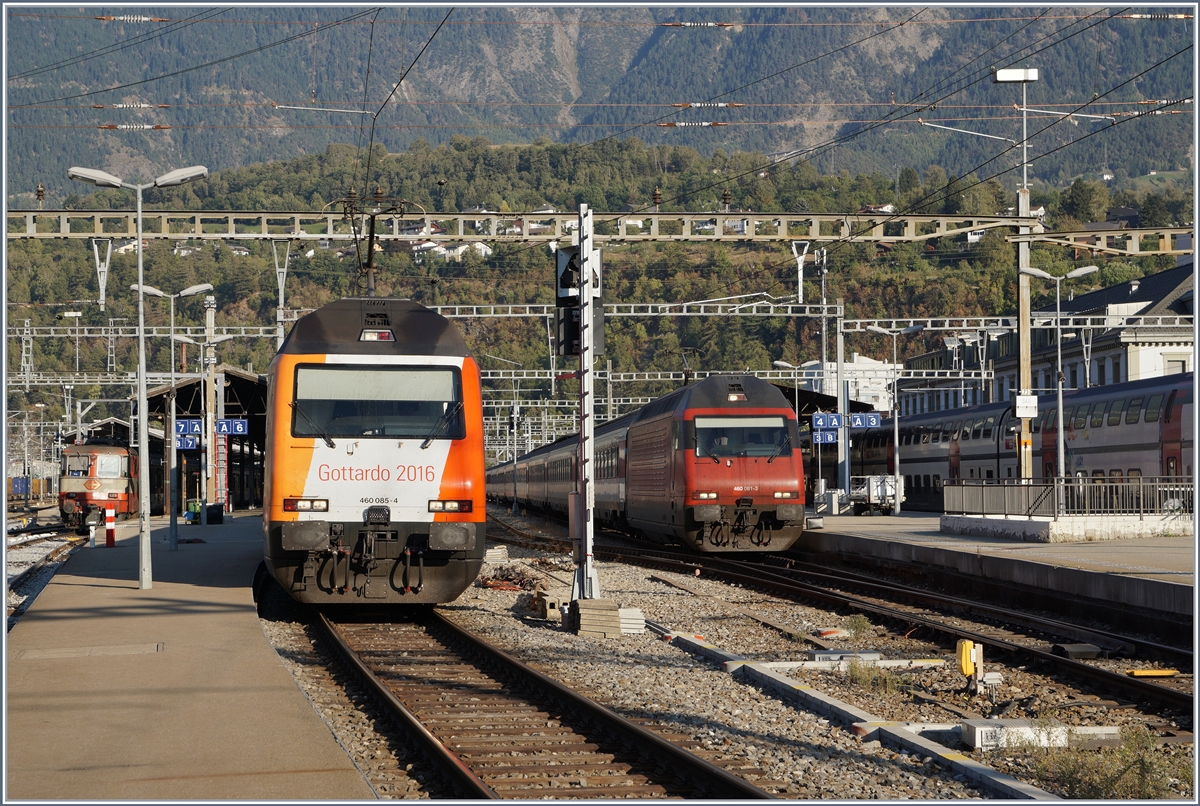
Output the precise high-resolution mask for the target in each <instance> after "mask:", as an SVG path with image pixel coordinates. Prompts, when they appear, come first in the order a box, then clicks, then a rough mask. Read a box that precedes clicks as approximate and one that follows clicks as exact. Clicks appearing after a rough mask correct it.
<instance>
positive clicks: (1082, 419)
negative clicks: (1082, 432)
mask: <svg viewBox="0 0 1200 806" xmlns="http://www.w3.org/2000/svg"><path fill="white" fill-rule="evenodd" d="M1089 409H1091V404H1090V403H1084V404H1082V405H1080V407H1079V408H1077V409H1076V410H1075V427H1076V428H1083V427H1084V426H1085V425H1087V424H1088V410H1089Z"/></svg>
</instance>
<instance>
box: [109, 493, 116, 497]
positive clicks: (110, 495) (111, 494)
mask: <svg viewBox="0 0 1200 806" xmlns="http://www.w3.org/2000/svg"><path fill="white" fill-rule="evenodd" d="M108 497H109V498H116V497H117V494H116V493H109V494H108Z"/></svg>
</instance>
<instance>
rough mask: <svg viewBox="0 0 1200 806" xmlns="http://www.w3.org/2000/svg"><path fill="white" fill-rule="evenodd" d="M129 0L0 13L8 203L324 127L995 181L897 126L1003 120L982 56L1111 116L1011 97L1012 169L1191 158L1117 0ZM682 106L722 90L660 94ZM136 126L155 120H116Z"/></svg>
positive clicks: (1057, 173) (1168, 96) (1141, 28)
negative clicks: (533, 3) (764, 0)
mask: <svg viewBox="0 0 1200 806" xmlns="http://www.w3.org/2000/svg"><path fill="white" fill-rule="evenodd" d="M127 11H131V12H134V13H136V14H139V15H143V16H147V17H153V18H156V19H164V20H167V21H166V22H141V23H137V22H123V21H120V20H116V19H111V16H112V15H119V14H121V12H122V9H118V8H113V9H109V8H105V9H103V10H101V9H91V8H87V9H76V8H68V7H65V6H62V7H60V6H48V7H45V8H40V9H38V8H29V9H25V8H22V9H17V8H15V7H11V8H10V9H9V10H8V19H7V23H8V28H7V33H8V39H7V41H6V43H5V58H6V64H7V71H8V72H7V75H8V86H7V89H8V102H9V109H8V119H7V136H8V139H7V153H6V171H7V175H8V193H9V196H8V201H9V204H10V205H12V206H15V207H31V206H33V204H34V196H33V194H34V189H35V187H36V186H37V185H38V184H39V183H41V184H42V185H43V186H44V188H45V190H46V192H47V197H46V200H45V204H46V206H47V207H55V206H58V205H59V204H61V202H62V200H63V199H64V198H65V197H66V196H67V195H68V194H70V193H72V192H77V189H73V188H70V187H68V185H69V184H70V183H68V181H67V180H66V176H65V173H66V168H67V167H68V166H71V165H82V166H86V167H95V168H102V169H105V170H108V171H109V172H111V173H115V174H117V175H119V176H122V177H124V178H126V179H128V180H130V181H133V180H137V181H146V180H147V179H149V178H151V177H153V176H156V175H159V174H161V173H164V172H165V171H167V170H169V169H171V168H176V167H181V166H184V165H191V164H203V165H207V166H208V167H209V168H210V169H211V170H214V171H224V170H228V169H231V168H237V167H241V166H246V165H248V164H251V163H254V162H264V161H271V160H277V159H286V158H291V157H295V156H300V155H305V154H309V155H314V154H321V153H323V152H324V151H325V149H326V148H327V146H329V145H330V144H332V143H344V142H355V143H358V144H365V143H367V142H368V141H370V140H372V138H373V141H374V142H375V143H376V144H379V145H382V146H383V147H384V148H385V149H386V150H388V151H390V152H393V153H396V152H402V151H406V150H409V149H411V148H412V147H413V146H414V145H415V144H419V143H421V142H427V143H430V144H432V145H435V146H436V145H439V144H442V143H448V142H450V141H451V140H452V139H453V138H455V137H463V136H465V137H467V138H468V139H472V138H474V137H476V136H484V137H487V138H488V140H489V141H491V142H495V143H533V142H535V141H537V140H538V139H539V138H547V139H548V140H550V141H553V142H557V143H575V144H578V145H579V147H585V146H586V144H589V143H595V142H597V141H603V140H605V138H610V137H616V138H624V137H628V136H630V135H636V136H637V137H639V138H640V139H641V140H642V141H643V142H645V143H647V144H649V145H663V146H686V147H688V148H691V149H693V150H694V151H696V152H698V153H699V154H701V155H702V156H703V157H705V158H708V157H711V156H713V155H714V154H716V153H717V152H718V151H724V152H725V153H732V152H734V151H739V150H740V151H747V150H753V151H760V152H763V153H768V154H769V153H773V152H787V151H792V150H796V149H806V150H809V151H808V153H807V155H806V156H807V159H808V160H809V162H810V163H811V164H812V165H813V166H814V167H815V168H816V169H817V170H819V171H820V172H821V173H826V174H838V173H840V172H841V171H843V170H846V171H849V173H850V174H851V175H856V174H859V173H867V174H874V173H879V174H882V175H884V176H887V177H890V178H891V179H892V182H893V184H894V183H895V181H896V179H897V173H898V172H899V171H900V170H901V169H902V168H903V167H904V166H912V167H913V168H915V169H916V170H917V171H918V172H924V170H925V169H926V168H927V167H928V166H930V165H940V166H942V167H943V168H944V169H945V170H946V171H947V172H948V173H950V174H956V175H963V174H967V173H972V172H975V173H977V174H978V175H979V176H981V177H986V176H991V175H993V174H997V173H999V172H1001V171H1005V172H1007V173H1005V174H1003V175H1002V176H1001V177H1000V179H1001V181H1002V182H1003V183H1004V184H1005V186H1006V187H1007V188H1009V189H1010V190H1011V189H1013V188H1014V187H1015V182H1016V174H1017V172H1014V169H1015V168H1016V166H1017V155H1016V152H1015V150H1014V149H1013V148H1012V147H1011V145H1010V144H1005V143H1004V142H1003V141H998V140H994V139H993V140H988V139H983V138H979V137H972V136H969V135H966V134H961V133H956V132H948V131H944V130H935V129H930V128H926V127H922V126H921V125H920V124H919V123H918V122H917V118H918V117H921V118H923V119H924V120H925V121H927V122H933V123H935V124H939V125H949V126H952V127H958V128H962V129H966V130H970V131H975V132H979V133H985V134H991V135H993V136H994V137H1004V138H1009V139H1010V140H1012V139H1015V138H1018V137H1019V136H1020V117H1021V116H1020V114H1019V113H1018V112H1017V111H1016V110H1014V109H1013V105H1014V104H1015V103H1016V102H1018V101H1019V100H1020V88H1019V87H1018V86H1016V85H997V84H995V83H993V82H992V81H991V70H992V69H993V68H996V67H1005V66H1022V67H1036V68H1038V69H1039V70H1040V80H1039V81H1038V82H1036V83H1034V84H1031V85H1030V86H1029V105H1030V107H1034V108H1040V109H1050V110H1052V111H1058V112H1066V111H1082V112H1085V113H1089V114H1093V115H1115V116H1116V117H1113V118H1111V119H1110V120H1096V119H1092V118H1075V119H1073V121H1071V122H1073V123H1074V124H1075V125H1070V123H1067V122H1063V121H1061V120H1060V119H1059V117H1058V116H1057V115H1055V114H1051V113H1049V112H1047V113H1034V114H1031V117H1030V132H1031V140H1032V142H1031V146H1032V147H1031V150H1030V157H1031V161H1032V163H1033V164H1032V168H1031V176H1032V180H1033V181H1034V182H1035V184H1036V183H1041V182H1045V183H1048V184H1049V185H1051V186H1060V185H1064V184H1066V183H1069V182H1070V181H1073V179H1074V178H1076V177H1080V176H1083V177H1086V178H1098V177H1099V175H1100V174H1101V172H1108V173H1112V174H1113V175H1114V176H1116V177H1117V178H1123V177H1125V176H1130V177H1137V176H1142V175H1145V174H1148V173H1149V171H1151V170H1155V171H1160V172H1162V171H1172V170H1190V168H1191V166H1192V160H1193V159H1194V153H1193V145H1192V142H1191V135H1192V127H1191V125H1190V120H1191V107H1190V106H1186V105H1184V106H1180V105H1176V106H1172V107H1167V108H1166V109H1164V110H1162V111H1172V112H1182V113H1183V114H1181V115H1158V116H1152V117H1145V118H1142V119H1137V120H1131V119H1130V115H1132V114H1133V113H1135V112H1142V111H1148V110H1149V111H1153V110H1154V107H1153V106H1151V107H1147V106H1145V105H1141V106H1139V105H1136V104H1135V103H1134V102H1141V101H1147V100H1155V101H1170V100H1176V101H1177V100H1178V99H1180V98H1184V97H1190V95H1191V93H1192V87H1193V83H1194V77H1193V75H1192V61H1193V60H1192V58H1191V56H1190V55H1188V52H1189V51H1188V47H1189V46H1190V43H1191V41H1192V33H1193V30H1192V25H1193V23H1192V21H1190V20H1150V19H1144V20H1132V19H1126V18H1120V17H1116V16H1114V15H1117V14H1120V13H1122V12H1123V11H1127V10H1123V9H1102V8H1095V7H1088V8H1078V9H1072V8H1065V7H1054V8H1051V9H1034V8H1024V7H1012V8H1010V7H986V6H985V7H980V8H951V7H933V8H929V7H911V8H906V7H896V8H888V7H878V6H876V7H867V8H853V7H837V8H819V7H814V6H803V7H785V8H753V7H742V8H721V9H717V8H700V9H685V8H679V9H672V8H661V7H642V8H638V7H578V8H499V7H468V8H456V9H454V10H453V12H452V13H450V14H449V17H446V14H447V11H448V9H444V8H425V9H422V8H414V7H387V8H384V9H382V10H380V9H362V8H349V7H347V8H342V7H316V8H297V7H271V6H243V7H229V8H212V9H192V8H185V7H180V6H167V7H163V8H158V9H155V8H136V9H128V10H127ZM98 13H100V14H107V15H110V19H108V20H100V19H97V18H96V17H97V15H98ZM444 18H445V25H443V26H442V27H441V28H440V29H439V28H438V25H439V24H441V23H442V21H443V19H444ZM664 23H670V24H673V25H676V27H664ZM685 23H686V24H692V25H691V27H682V26H683V25H684V24H685ZM701 24H703V25H701ZM718 24H719V25H718ZM705 26H707V27H705ZM401 79H402V80H401ZM397 85H398V86H397ZM393 89H394V90H395V92H394V94H393ZM389 97H390V101H389V102H388V103H387V104H386V105H385V101H386V100H387V99H389ZM699 102H713V103H717V102H719V103H731V104H737V105H740V106H736V107H724V108H706V107H702V108H691V109H684V108H680V106H679V105H684V104H689V103H699ZM117 104H126V105H128V104H135V105H137V104H145V105H147V107H146V108H117V107H116V106H114V105H117ZM287 107H303V108H301V109H296V108H287ZM329 110H333V111H329ZM364 111H365V112H368V113H370V114H367V115H363V114H358V113H361V112H364ZM1113 122H1116V123H1117V124H1118V125H1112V124H1113ZM659 123H679V124H691V126H690V127H689V126H676V127H662V126H659V125H657V124H659ZM699 123H720V124H723V125H722V126H720V127H701V126H696V125H695V124H699ZM141 125H146V126H165V127H169V128H160V129H157V130H152V131H138V130H136V129H132V130H130V129H124V130H123V129H118V128H116V127H118V126H134V127H136V126H141ZM100 127H107V128H100ZM1072 143H1074V145H1072ZM834 145H836V147H834ZM620 201H624V200H623V199H620Z"/></svg>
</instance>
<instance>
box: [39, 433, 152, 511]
mask: <svg viewBox="0 0 1200 806" xmlns="http://www.w3.org/2000/svg"><path fill="white" fill-rule="evenodd" d="M60 475H61V477H60V479H59V485H58V511H59V515H60V516H61V517H62V522H63V525H64V526H68V527H72V528H75V529H79V530H82V529H84V528H85V526H86V525H87V522H88V516H89V515H91V514H92V513H96V517H98V518H100V522H103V517H104V510H105V509H110V508H111V509H113V510H115V512H116V516H117V518H119V519H122V520H124V519H126V518H132V517H135V516H136V515H137V511H138V460H137V454H136V453H134V452H132V451H130V450H129V449H128V448H126V447H123V446H121V445H117V444H115V443H112V442H107V441H100V442H97V441H88V442H86V443H84V444H82V445H69V446H67V447H66V448H64V449H63V455H62V467H61V474H60Z"/></svg>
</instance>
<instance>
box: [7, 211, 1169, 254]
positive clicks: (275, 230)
mask: <svg viewBox="0 0 1200 806" xmlns="http://www.w3.org/2000/svg"><path fill="white" fill-rule="evenodd" d="M594 215H595V221H596V231H595V236H594V237H595V240H596V242H597V244H601V245H602V244H605V243H620V242H639V241H693V242H705V241H750V242H764V243H770V242H782V241H791V240H795V239H797V238H804V239H807V240H810V241H815V242H818V243H828V242H834V241H844V240H853V241H857V242H865V243H903V242H919V241H928V240H933V239H936V238H943V237H953V236H956V235H965V234H967V233H968V232H979V231H981V230H988V229H1010V228H1011V229H1017V230H1019V229H1022V228H1025V229H1026V230H1027V232H1026V234H1006V236H1005V237H1006V238H1007V239H1008V240H1010V241H1013V242H1016V241H1018V240H1019V241H1033V242H1044V243H1054V244H1059V245H1062V246H1069V247H1072V248H1076V249H1087V250H1090V251H1092V252H1097V253H1106V254H1119V255H1184V254H1191V252H1192V243H1191V235H1192V229H1191V228H1188V227H1157V228H1152V229H1128V230H1119V231H1115V232H1104V233H1097V232H1050V233H1048V232H1044V231H1043V226H1042V224H1041V221H1040V219H1038V218H1036V217H1031V216H962V215H958V216H952V215H893V214H887V213H825V214H814V213H804V214H787V213H751V212H719V213H718V212H713V213H661V212H659V213H656V212H632V213H595V214H594ZM7 216H8V225H7V236H8V238H9V239H17V238H74V239H85V238H136V234H137V217H136V214H135V213H134V212H132V211H114V210H105V211H96V210H9V211H8V213H7ZM577 218H578V217H577V215H576V214H574V213H540V212H534V213H509V214H503V215H501V214H495V213H427V214H422V215H416V214H404V215H392V216H389V217H387V218H386V219H385V220H384V222H383V224H382V225H381V226H379V227H378V228H377V230H376V234H375V237H376V238H377V239H378V240H381V241H389V240H398V241H421V242H424V241H434V242H473V241H487V242H489V243H539V242H541V243H550V242H557V241H562V240H566V239H569V238H570V235H571V232H572V230H573V229H574V227H575V226H576V222H577ZM142 219H143V229H142V237H143V238H145V239H163V238H165V239H169V240H190V239H200V240H222V241H224V240H296V241H301V242H320V241H329V242H330V243H335V242H336V243H350V242H352V241H353V240H354V239H355V232H356V231H357V232H358V233H359V236H360V237H361V233H362V232H364V231H366V226H367V222H366V219H365V217H364V218H362V220H356V221H355V222H353V223H354V226H353V227H352V226H351V223H352V222H351V221H350V220H349V219H347V218H346V217H345V216H343V215H342V214H341V213H333V212H307V211H275V212H261V211H258V212H254V211H212V210H208V211H194V210H153V211H150V212H146V211H143V213H142Z"/></svg>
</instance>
